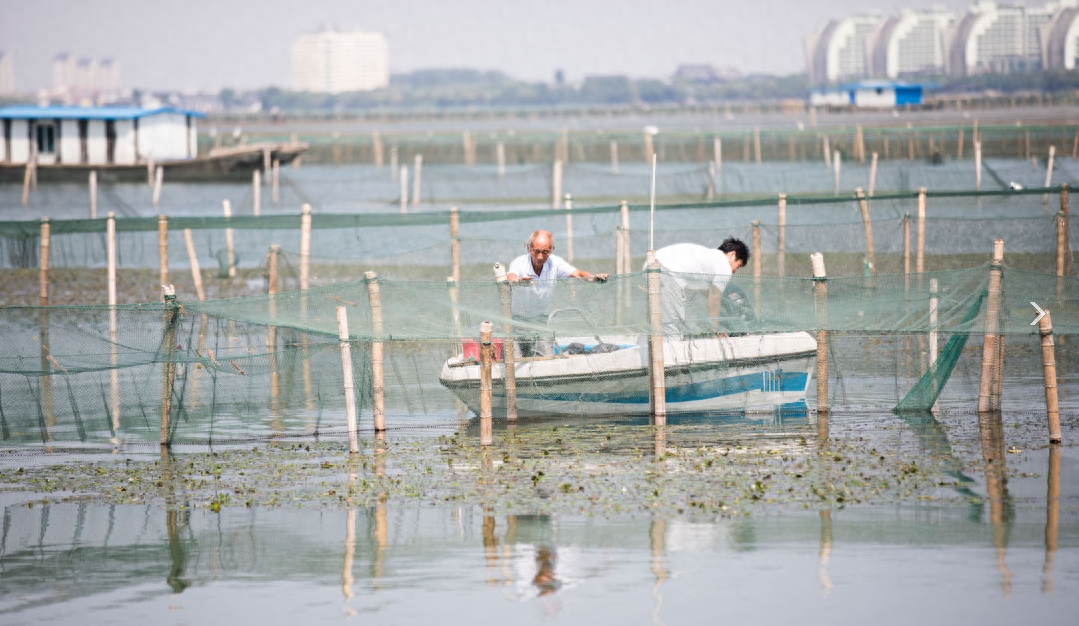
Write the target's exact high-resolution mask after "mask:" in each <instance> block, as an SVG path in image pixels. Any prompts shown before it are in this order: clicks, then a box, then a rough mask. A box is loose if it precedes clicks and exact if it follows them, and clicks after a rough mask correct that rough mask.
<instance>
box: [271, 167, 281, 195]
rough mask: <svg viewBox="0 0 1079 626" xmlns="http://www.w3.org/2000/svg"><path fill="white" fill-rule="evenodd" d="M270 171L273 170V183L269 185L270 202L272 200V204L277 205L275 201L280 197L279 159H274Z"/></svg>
mask: <svg viewBox="0 0 1079 626" xmlns="http://www.w3.org/2000/svg"><path fill="white" fill-rule="evenodd" d="M270 171H271V172H273V184H272V186H271V187H270V202H272V203H273V205H274V206H277V202H278V200H279V199H280V193H279V190H280V187H281V182H280V181H281V161H279V160H277V159H274V160H273V166H272V167H271V169H270Z"/></svg>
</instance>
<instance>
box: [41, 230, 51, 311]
mask: <svg viewBox="0 0 1079 626" xmlns="http://www.w3.org/2000/svg"><path fill="white" fill-rule="evenodd" d="M51 230H52V229H51V226H50V225H49V218H47V217H43V218H41V237H40V239H41V242H40V243H39V244H38V258H39V260H38V267H39V268H40V269H41V277H40V281H39V283H40V284H39V286H40V296H39V299H38V303H39V304H40V305H41V306H49V246H50V243H49V240H50V238H51V237H50V232H51Z"/></svg>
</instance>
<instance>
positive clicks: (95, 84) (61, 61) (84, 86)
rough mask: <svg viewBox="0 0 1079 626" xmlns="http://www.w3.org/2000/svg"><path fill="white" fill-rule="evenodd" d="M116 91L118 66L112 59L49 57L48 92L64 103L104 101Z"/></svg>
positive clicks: (67, 54)
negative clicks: (50, 58) (49, 83)
mask: <svg viewBox="0 0 1079 626" xmlns="http://www.w3.org/2000/svg"><path fill="white" fill-rule="evenodd" d="M119 91H120V64H119V63H118V62H116V61H114V60H112V59H97V58H90V57H84V58H77V57H75V56H74V55H72V54H69V53H67V52H64V53H61V54H58V55H56V56H55V57H53V60H52V93H53V95H54V96H56V97H57V98H60V99H63V100H66V101H68V102H84V101H85V102H98V101H104V102H107V101H109V100H111V99H113V98H115V97H116V96H117V94H118V93H119Z"/></svg>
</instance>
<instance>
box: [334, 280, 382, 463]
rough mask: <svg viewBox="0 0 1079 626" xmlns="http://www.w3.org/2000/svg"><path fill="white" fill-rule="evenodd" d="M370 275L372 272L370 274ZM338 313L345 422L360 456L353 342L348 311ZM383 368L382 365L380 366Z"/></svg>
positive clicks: (350, 446) (350, 448) (350, 445)
mask: <svg viewBox="0 0 1079 626" xmlns="http://www.w3.org/2000/svg"><path fill="white" fill-rule="evenodd" d="M369 273H370V272H369ZM336 311H337V338H338V339H339V340H340V341H341V376H342V379H343V380H342V384H343V387H344V391H345V420H346V422H347V425H348V426H347V427H348V451H349V453H350V454H358V453H359V451H360V444H359V440H358V437H357V435H356V387H355V386H354V385H353V384H352V342H350V341H349V333H348V311H347V310H346V309H345V307H343V306H339V307H337V308H336ZM379 365H380V366H381V363H380V364H379Z"/></svg>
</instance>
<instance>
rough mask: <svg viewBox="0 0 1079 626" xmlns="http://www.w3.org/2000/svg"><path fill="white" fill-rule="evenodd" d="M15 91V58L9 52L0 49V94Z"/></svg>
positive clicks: (5, 94) (3, 94) (8, 93)
mask: <svg viewBox="0 0 1079 626" xmlns="http://www.w3.org/2000/svg"><path fill="white" fill-rule="evenodd" d="M13 93H15V59H13V58H12V54H11V53H10V52H4V51H3V50H0V96H7V95H11V94H13Z"/></svg>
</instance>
